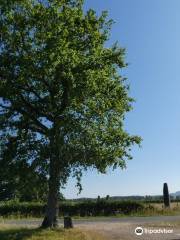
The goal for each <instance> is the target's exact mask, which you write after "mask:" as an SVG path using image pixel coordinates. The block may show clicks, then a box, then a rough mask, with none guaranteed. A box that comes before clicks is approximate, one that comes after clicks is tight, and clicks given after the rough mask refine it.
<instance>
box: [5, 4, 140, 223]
mask: <svg viewBox="0 0 180 240" xmlns="http://www.w3.org/2000/svg"><path fill="white" fill-rule="evenodd" d="M111 24H112V21H111V20H107V13H106V12H103V13H102V14H101V15H100V16H97V14H96V12H95V11H94V10H92V9H90V10H88V11H87V12H86V13H85V12H84V11H83V1H81V0H46V1H40V0H21V1H18V0H0V29H1V30H0V141H1V153H0V159H2V158H3V156H4V151H7V149H8V148H9V151H11V152H12V149H11V144H9V143H10V142H11V141H13V142H14V144H13V152H12V154H11V156H9V157H10V158H11V159H12V160H13V161H14V162H15V163H16V164H18V163H19V162H24V163H25V164H29V165H30V166H33V169H34V171H35V172H37V174H38V173H42V172H43V173H44V172H47V176H48V179H49V198H48V206H49V208H48V209H51V213H52V212H53V211H52V208H53V206H55V205H56V200H55V199H57V198H56V196H57V191H58V189H59V187H62V186H64V184H65V183H66V181H67V179H68V177H69V176H70V175H73V176H76V178H77V180H78V183H77V185H78V186H79V187H80V188H81V185H80V178H81V175H82V171H83V170H86V169H87V168H89V167H92V168H95V169H97V170H98V171H99V172H101V173H105V172H106V170H107V168H108V167H111V166H112V167H114V168H117V167H120V168H124V167H125V165H126V160H127V159H130V158H131V155H130V151H131V147H132V145H133V144H139V143H140V140H141V139H140V137H138V136H131V135H130V134H129V133H128V132H127V131H125V128H124V118H125V114H126V112H128V111H130V110H131V108H132V101H133V99H132V98H131V97H129V95H128V86H127V84H126V82H125V79H124V78H123V77H122V76H121V75H120V72H119V70H120V69H121V68H124V67H126V63H125V61H124V56H125V49H123V48H121V47H119V46H118V44H114V45H113V46H112V47H106V45H105V43H106V42H107V40H108V39H109V33H110V28H111ZM47 212H48V211H47ZM48 214H49V215H48ZM48 214H47V215H48V216H49V218H46V220H47V219H48V221H46V223H47V225H52V222H53V220H52V219H54V217H53V214H55V213H53V214H51V215H52V216H51V217H50V210H49V212H48ZM46 217H47V216H46ZM50 218H51V220H50ZM50 222H51V224H50Z"/></svg>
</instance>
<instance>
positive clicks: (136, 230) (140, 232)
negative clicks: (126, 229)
mask: <svg viewBox="0 0 180 240" xmlns="http://www.w3.org/2000/svg"><path fill="white" fill-rule="evenodd" d="M135 234H136V235H138V236H140V235H142V234H143V228H142V227H137V228H136V229H135Z"/></svg>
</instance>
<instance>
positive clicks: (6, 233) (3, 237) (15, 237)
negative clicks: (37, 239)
mask: <svg viewBox="0 0 180 240" xmlns="http://www.w3.org/2000/svg"><path fill="white" fill-rule="evenodd" d="M41 231H42V229H41V228H34V229H33V228H14V229H1V230H0V240H27V239H28V238H30V237H31V236H33V235H36V234H37V233H39V232H41Z"/></svg>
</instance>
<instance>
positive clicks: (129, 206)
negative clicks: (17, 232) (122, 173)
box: [0, 200, 144, 217]
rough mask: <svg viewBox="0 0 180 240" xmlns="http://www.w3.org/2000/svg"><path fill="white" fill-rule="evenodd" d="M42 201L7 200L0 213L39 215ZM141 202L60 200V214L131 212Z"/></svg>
mask: <svg viewBox="0 0 180 240" xmlns="http://www.w3.org/2000/svg"><path fill="white" fill-rule="evenodd" d="M45 207H46V206H45V204H43V203H33V202H32V203H28V202H24V203H20V202H13V201H11V202H9V203H3V204H0V215H2V216H8V215H13V214H14V215H17V214H18V215H21V216H34V217H41V216H42V215H43V214H44V212H45ZM143 209H144V206H143V204H142V203H138V202H133V201H104V200H101V201H100V202H96V201H86V202H77V203H69V202H60V215H61V216H62V215H66V214H68V215H70V216H81V217H84V216H111V215H116V214H133V213H136V212H138V211H142V210H143Z"/></svg>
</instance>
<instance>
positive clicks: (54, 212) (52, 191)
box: [41, 134, 60, 228]
mask: <svg viewBox="0 0 180 240" xmlns="http://www.w3.org/2000/svg"><path fill="white" fill-rule="evenodd" d="M52 139H53V140H52V141H51V143H50V144H51V158H50V168H49V193H48V201H47V208H46V213H45V217H44V220H43V222H42V225H41V226H42V227H43V228H49V227H50V228H51V227H57V226H58V215H59V189H60V166H59V165H60V161H59V160H60V159H59V158H60V154H59V148H60V146H59V144H58V143H59V141H56V140H57V138H56V134H55V135H54V136H53V137H52Z"/></svg>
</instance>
